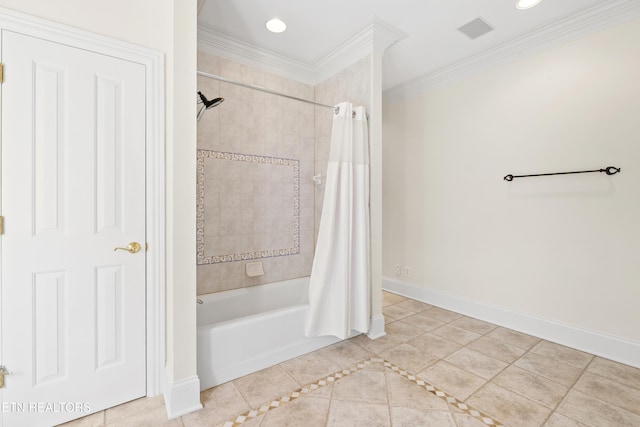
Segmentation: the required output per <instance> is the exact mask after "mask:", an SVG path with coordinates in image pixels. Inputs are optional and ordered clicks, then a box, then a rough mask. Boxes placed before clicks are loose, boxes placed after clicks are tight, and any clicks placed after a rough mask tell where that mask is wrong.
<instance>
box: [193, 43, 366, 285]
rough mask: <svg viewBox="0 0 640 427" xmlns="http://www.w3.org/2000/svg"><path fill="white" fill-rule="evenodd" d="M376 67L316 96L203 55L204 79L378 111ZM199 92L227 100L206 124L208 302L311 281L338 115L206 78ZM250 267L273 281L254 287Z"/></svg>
mask: <svg viewBox="0 0 640 427" xmlns="http://www.w3.org/2000/svg"><path fill="white" fill-rule="evenodd" d="M369 63H370V59H369V58H365V59H363V60H360V61H358V62H357V63H355V64H354V65H353V66H351V67H349V68H347V69H346V70H344V71H342V72H340V73H338V74H337V75H336V76H334V77H332V78H330V79H328V80H327V81H325V82H322V83H320V84H319V85H317V86H316V87H315V88H314V87H313V86H310V85H306V84H303V83H300V82H297V81H294V80H290V79H287V78H284V77H280V76H277V75H274V74H271V73H267V72H264V71H262V70H259V69H256V68H252V67H249V66H246V65H242V64H240V63H237V62H234V61H230V60H227V59H224V58H220V57H216V56H213V55H210V54H207V53H204V52H199V53H198V69H199V70H202V71H205V72H209V73H212V74H217V75H220V76H222V77H225V78H228V79H231V80H237V81H241V82H244V83H249V84H253V85H257V86H262V87H266V88H268V89H271V90H274V91H277V92H280V93H284V94H287V95H291V96H295V97H298V98H302V99H307V100H310V101H313V100H314V98H315V100H316V101H317V102H321V103H325V104H329V105H334V104H337V103H339V102H342V101H344V100H349V101H351V102H353V103H354V105H365V106H367V107H368V103H369V99H370V96H369V87H370V71H369ZM198 90H200V91H201V92H202V93H203V94H205V95H206V96H207V98H208V99H212V98H215V97H223V98H224V99H225V101H224V102H223V103H222V104H221V105H220V106H218V107H215V108H213V109H210V110H208V111H207V112H206V113H205V115H204V117H203V118H202V119H201V120H200V122H198V160H197V161H198V189H197V191H198V218H197V225H198V230H197V232H198V260H197V262H198V268H197V275H198V294H199V295H202V294H207V293H211V292H219V291H223V290H229V289H237V288H242V287H246V286H253V285H258V284H262V283H271V282H276V281H280V280H286V279H292V278H296V277H303V276H308V275H309V274H310V273H311V265H312V262H313V253H314V248H315V237H316V232H317V231H316V230H317V224H319V214H320V212H321V206H322V204H321V202H322V196H323V191H324V184H323V185H320V186H316V185H315V184H314V183H313V179H312V178H313V175H314V174H316V173H322V174H323V183H324V175H325V171H326V167H327V159H328V157H329V143H330V139H331V124H332V119H333V114H332V112H331V110H329V109H327V108H323V107H314V106H313V105H311V104H307V103H304V102H300V101H295V100H290V99H287V98H283V97H280V96H276V95H270V94H267V93H263V92H259V91H256V90H253V89H248V88H242V87H240V86H236V85H232V84H229V83H224V82H219V81H217V80H212V79H208V78H205V77H201V76H198ZM314 110H315V111H314ZM318 142H320V144H318ZM316 170H317V171H318V172H316ZM250 262H262V264H263V267H264V275H262V276H258V277H249V276H248V275H247V274H246V270H245V269H246V264H247V263H250Z"/></svg>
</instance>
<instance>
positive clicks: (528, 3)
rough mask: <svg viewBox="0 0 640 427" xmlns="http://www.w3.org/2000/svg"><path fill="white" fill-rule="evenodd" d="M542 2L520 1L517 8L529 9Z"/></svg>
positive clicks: (535, 0) (533, 0)
mask: <svg viewBox="0 0 640 427" xmlns="http://www.w3.org/2000/svg"><path fill="white" fill-rule="evenodd" d="M541 1H542V0H518V1H517V3H516V7H517V8H518V9H529V8H530V7H533V6H535V5H537V4H538V3H540V2H541Z"/></svg>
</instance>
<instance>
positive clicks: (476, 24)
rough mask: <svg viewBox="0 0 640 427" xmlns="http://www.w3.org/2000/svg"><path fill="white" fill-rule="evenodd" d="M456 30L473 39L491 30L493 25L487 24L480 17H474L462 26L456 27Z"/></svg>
mask: <svg viewBox="0 0 640 427" xmlns="http://www.w3.org/2000/svg"><path fill="white" fill-rule="evenodd" d="M458 30H460V31H461V32H462V33H463V34H465V35H466V36H467V37H469V38H470V39H471V40H473V39H477V38H478V37H480V36H483V35H485V34H487V33H488V32H489V31H493V27H492V26H491V25H489V24H487V23H486V22H485V21H484V20H483V19H482V18H476V19H474V20H473V21H471V22H469V23H466V24H464V25H463V26H462V27H460V28H458Z"/></svg>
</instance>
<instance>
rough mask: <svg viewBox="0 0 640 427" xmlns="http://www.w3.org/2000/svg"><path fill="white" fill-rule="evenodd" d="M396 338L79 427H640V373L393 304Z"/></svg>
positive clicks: (109, 414) (393, 300) (325, 353)
mask: <svg viewBox="0 0 640 427" xmlns="http://www.w3.org/2000/svg"><path fill="white" fill-rule="evenodd" d="M383 305H384V307H383V312H384V314H385V318H386V319H387V327H386V330H387V336H385V337H383V338H380V339H378V340H375V341H372V340H369V339H368V338H367V337H366V336H358V337H355V338H352V339H350V340H348V341H343V342H341V343H338V344H335V345H333V346H330V347H326V348H324V349H321V350H318V351H315V352H313V353H310V354H307V355H304V356H301V357H298V358H296V359H292V360H289V361H287V362H284V363H281V364H279V365H276V366H273V367H271V368H268V369H265V370H262V371H260V372H256V373H254V374H251V375H248V376H246V377H242V378H239V379H237V380H235V381H231V382H229V383H226V384H223V385H220V386H218V387H215V388H212V389H209V390H205V391H203V392H202V393H201V399H202V403H203V405H204V409H202V410H201V411H198V412H196V413H192V414H188V415H185V416H183V417H181V418H178V419H175V420H167V419H166V412H165V408H164V402H163V400H162V397H157V398H144V399H139V400H135V401H133V402H129V403H126V404H124V405H121V406H118V407H115V408H112V409H108V410H106V411H103V412H100V413H97V414H93V415H91V416H89V417H86V418H83V419H80V420H77V421H75V422H72V423H68V424H65V427H80V426H96V427H98V426H110V427H111V426H118V427H124V426H136V427H139V426H153V427H155V426H175V427H196V426H246V427H257V426H261V427H265V426H276V427H282V426H305V427H314V426H366V427H374V426H393V427H398V426H410V427H418V426H437V427H439V426H443V427H481V426H487V425H504V426H514V427H527V426H547V427H577V426H593V427H613V426H634V427H635V426H640V369H636V368H632V367H629V366H625V365H622V364H619V363H615V362H612V361H609V360H606V359H602V358H599V357H595V356H593V355H590V354H586V353H583V352H580V351H577V350H573V349H570V348H567V347H563V346H560V345H558V344H554V343H551V342H548V341H543V340H540V339H538V338H535V337H531V336H528V335H524V334H521V333H518V332H515V331H512V330H509V329H505V328H502V327H497V326H495V325H492V324H489V323H486V322H481V321H479V320H476V319H472V318H469V317H465V316H462V315H460V314H457V313H454V312H451V311H447V310H443V309H441V308H437V307H433V306H430V305H428V304H423V303H421V302H417V301H413V300H410V299H407V298H404V297H401V296H398V295H394V294H391V293H386V292H385V293H384V303H383Z"/></svg>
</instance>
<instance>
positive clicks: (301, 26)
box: [198, 0, 625, 90]
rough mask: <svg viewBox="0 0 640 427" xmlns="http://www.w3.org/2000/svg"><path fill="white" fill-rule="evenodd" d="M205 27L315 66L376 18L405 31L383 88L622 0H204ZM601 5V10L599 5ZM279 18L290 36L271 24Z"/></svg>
mask: <svg viewBox="0 0 640 427" xmlns="http://www.w3.org/2000/svg"><path fill="white" fill-rule="evenodd" d="M202 1H204V3H201V4H202V8H201V10H200V13H199V16H198V24H199V25H200V27H201V28H205V29H209V30H212V31H214V32H216V33H219V34H222V35H225V36H226V37H229V38H230V39H233V40H237V41H238V42H240V43H242V44H243V45H244V46H252V47H254V48H256V49H258V50H259V51H262V52H267V53H270V54H273V55H277V56H278V57H279V58H287V59H288V60H290V61H292V62H295V63H299V64H304V65H306V66H308V67H313V66H314V64H317V63H318V62H319V61H321V60H322V59H323V58H326V57H327V56H328V55H330V54H331V52H333V51H336V50H337V49H338V48H340V46H341V45H343V44H345V43H348V41H349V38H350V37H353V36H354V31H356V30H357V29H358V28H361V27H362V25H363V24H365V23H366V22H370V21H371V18H372V17H376V18H377V19H378V20H379V21H382V22H384V23H385V24H388V25H389V26H391V27H394V28H395V29H396V30H399V32H401V33H404V37H403V38H401V39H400V40H398V41H397V42H396V43H394V44H393V45H391V46H390V47H389V48H388V49H387V50H386V51H385V54H384V56H383V75H382V85H383V90H385V89H389V88H393V87H395V86H398V85H401V84H404V83H406V82H409V81H412V80H415V79H419V78H420V77H421V76H425V75H429V74H431V73H435V72H437V71H438V70H441V69H444V68H446V67H449V66H451V65H452V64H456V63H459V62H461V61H463V60H465V59H466V58H470V57H473V56H477V55H479V54H482V53H483V52H487V51H490V50H492V49H495V48H496V47H499V46H502V45H505V44H508V43H509V42H511V41H513V40H517V39H521V38H522V37H524V36H526V35H527V34H530V33H533V32H541V31H543V30H544V28H547V27H549V26H552V25H554V24H557V23H562V22H564V21H567V20H570V19H571V17H572V16H575V15H577V14H580V13H583V14H584V13H587V12H588V11H589V10H590V9H591V8H595V7H600V8H602V6H603V4H615V3H625V2H624V1H621V0H542V3H540V4H539V5H538V6H536V7H534V8H531V9H527V10H519V9H516V7H515V3H516V0H320V1H311V0H201V2H202ZM594 10H595V9H594ZM273 17H278V18H280V19H282V20H283V21H285V22H286V24H287V30H286V31H285V32H284V33H280V34H273V33H270V32H269V31H268V30H267V29H266V28H265V22H266V21H267V20H269V19H271V18H273ZM478 17H481V18H482V19H483V20H484V21H486V22H487V23H488V24H489V25H491V26H492V27H493V28H494V30H493V31H491V32H489V33H487V34H485V35H483V36H480V37H478V38H476V39H474V40H471V39H470V38H468V37H467V36H466V35H464V34H462V33H461V32H460V31H458V28H459V27H461V26H462V25H464V24H466V23H468V22H469V21H472V20H474V19H476V18H478Z"/></svg>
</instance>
